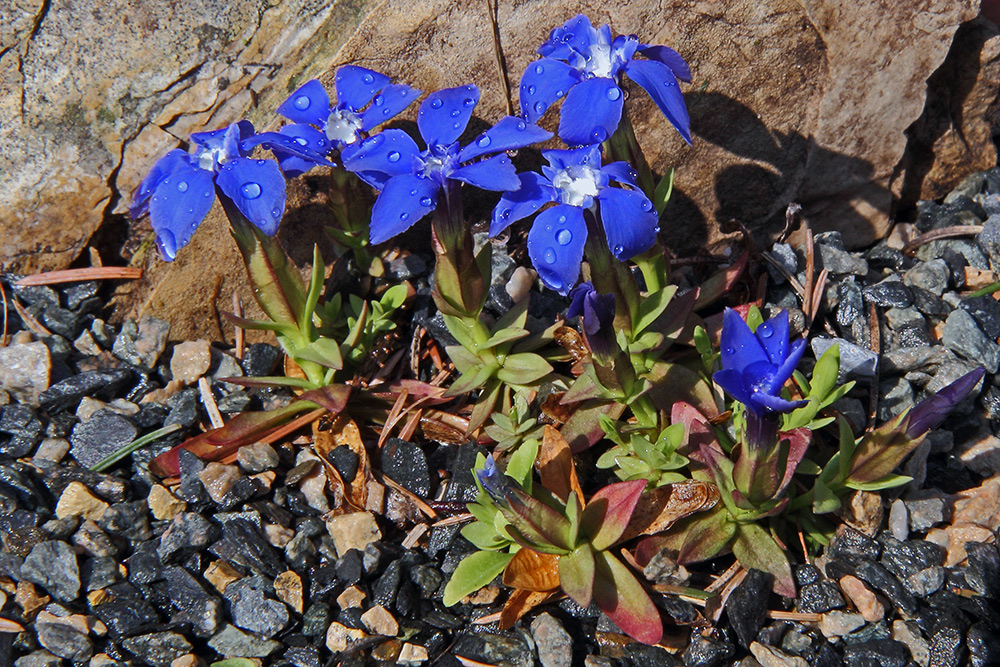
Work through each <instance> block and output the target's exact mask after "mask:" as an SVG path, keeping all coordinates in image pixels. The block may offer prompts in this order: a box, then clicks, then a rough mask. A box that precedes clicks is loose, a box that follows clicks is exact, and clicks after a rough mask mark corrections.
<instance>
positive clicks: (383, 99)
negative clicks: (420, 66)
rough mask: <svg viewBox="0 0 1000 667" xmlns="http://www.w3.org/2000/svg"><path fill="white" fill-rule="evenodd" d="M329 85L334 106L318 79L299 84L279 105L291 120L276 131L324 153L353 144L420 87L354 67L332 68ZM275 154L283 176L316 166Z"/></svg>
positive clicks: (388, 117) (399, 108)
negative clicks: (333, 75)
mask: <svg viewBox="0 0 1000 667" xmlns="http://www.w3.org/2000/svg"><path fill="white" fill-rule="evenodd" d="M334 89H335V90H336V92H337V104H336V105H334V106H331V104H330V97H329V96H328V95H327V94H326V90H325V89H324V88H323V85H322V84H320V82H319V81H317V80H316V79H313V80H311V81H307V82H306V83H304V84H302V85H301V86H300V87H299V89H298V90H296V91H295V92H294V93H292V94H291V95H289V96H288V99H287V100H285V101H284V102H283V103H282V104H281V106H279V107H278V113H279V114H280V115H282V116H284V117H285V118H287V119H288V120H290V121H292V122H293V123H294V124H292V125H286V126H285V127H283V128H281V129H280V130H279V132H281V133H282V134H286V135H288V136H291V137H293V138H294V139H295V140H296V141H297V142H298V143H299V145H301V146H305V147H308V148H309V149H311V150H312V151H314V152H316V153H319V154H320V155H325V154H326V153H328V152H329V151H330V150H332V149H335V148H336V149H341V150H343V149H345V148H348V147H352V146H355V145H356V144H358V143H359V142H360V141H361V139H363V138H364V136H365V133H367V132H368V131H369V130H371V129H372V128H374V127H376V126H378V125H380V124H382V123H385V122H388V121H389V120H391V119H392V118H394V117H395V116H396V115H398V114H399V113H400V112H401V111H403V110H404V109H405V108H406V107H408V106H409V105H410V103H412V102H413V100H415V99H417V97H419V96H420V91H419V90H416V89H414V88H411V87H409V86H407V85H403V84H393V85H390V84H389V77H387V76H386V75H384V74H379V73H378V72H375V71H372V70H370V69H365V68H364V67H358V66H357V65H345V66H344V67H341V68H340V69H338V70H337V75H336V78H335V81H334ZM317 128H319V129H317ZM275 155H277V156H278V160H279V162H280V164H281V169H282V171H284V172H285V174H286V175H288V176H297V175H299V174H301V173H304V172H306V171H308V170H309V169H310V168H312V167H313V166H315V165H314V164H310V163H309V162H308V160H303V159H302V158H301V157H299V156H295V155H288V154H285V153H283V152H281V151H278V152H276V153H275Z"/></svg>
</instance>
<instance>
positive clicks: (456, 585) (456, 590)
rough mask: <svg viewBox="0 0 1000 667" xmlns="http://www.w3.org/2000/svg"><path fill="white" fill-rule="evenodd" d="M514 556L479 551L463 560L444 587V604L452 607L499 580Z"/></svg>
mask: <svg viewBox="0 0 1000 667" xmlns="http://www.w3.org/2000/svg"><path fill="white" fill-rule="evenodd" d="M513 557H514V554H510V553H503V552H498V551H477V552H476V553H474V554H469V555H468V556H466V557H465V558H463V559H462V562H460V563H459V564H458V567H456V568H455V571H454V572H452V573H451V579H449V580H448V583H447V584H446V585H445V587H444V595H443V597H442V600H441V601H442V602H443V603H444V606H446V607H450V606H452V605H454V604H455V603H457V602H459V601H460V600H461V599H462V598H464V597H465V596H466V595H469V594H470V593H474V592H475V591H478V590H479V589H480V588H482V587H483V586H485V585H487V584H488V583H490V582H491V581H493V580H494V579H496V578H497V576H498V575H499V574H500V573H501V572H503V569H504V568H505V567H507V563H509V562H510V559H511V558H513Z"/></svg>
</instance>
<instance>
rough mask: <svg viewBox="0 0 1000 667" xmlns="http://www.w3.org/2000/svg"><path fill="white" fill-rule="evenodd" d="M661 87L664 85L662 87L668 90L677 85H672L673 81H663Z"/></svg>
mask: <svg viewBox="0 0 1000 667" xmlns="http://www.w3.org/2000/svg"><path fill="white" fill-rule="evenodd" d="M663 85H664V87H666V88H670V87H672V86H676V85H677V84H676V83H674V82H673V81H664V82H663Z"/></svg>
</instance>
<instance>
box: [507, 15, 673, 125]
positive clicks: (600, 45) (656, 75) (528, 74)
mask: <svg viewBox="0 0 1000 667" xmlns="http://www.w3.org/2000/svg"><path fill="white" fill-rule="evenodd" d="M538 53H539V54H541V55H542V56H543V57H542V58H541V59H539V60H536V61H535V62H533V63H531V64H530V65H528V67H527V69H525V71H524V75H523V76H522V77H521V87H520V98H521V114H522V115H523V116H524V118H525V119H527V120H529V121H531V122H533V123H534V122H537V121H538V119H539V118H541V117H542V115H543V114H544V113H545V112H546V111H547V110H548V109H549V107H551V106H552V105H553V104H554V103H555V102H556V101H557V100H559V99H560V98H562V97H564V96H565V98H566V100H565V101H564V102H563V107H562V114H561V116H560V119H559V136H560V137H561V138H562V140H563V141H565V142H566V143H568V144H570V145H583V144H593V143H600V142H602V141H604V140H605V139H607V138H608V137H610V136H611V135H612V134H613V133H614V131H615V130H616V129H618V122H619V121H620V120H621V115H622V108H623V106H624V103H625V92H624V91H623V90H622V88H621V86H620V84H621V77H622V75H623V74H625V75H627V76H628V77H629V78H630V79H631V80H632V81H634V82H635V83H636V84H638V85H639V86H641V87H642V88H643V89H644V90H645V91H646V92H647V93H649V96H650V97H651V98H653V101H654V102H655V103H656V106H658V107H659V109H660V111H662V112H663V115H664V116H666V117H667V120H669V121H670V123H671V124H672V125H673V126H674V127H675V128H677V131H678V132H680V134H681V136H682V137H684V140H685V141H686V142H688V143H691V129H690V126H691V121H690V118H689V117H688V112H687V106H686V105H685V104H684V97H683V96H682V95H681V91H680V87H679V85H678V83H677V80H678V79H680V80H681V81H685V82H689V81H690V80H691V70H690V68H689V67H688V65H687V63H685V62H684V59H683V58H682V57H681V56H680V54H679V53H677V51H675V50H673V49H671V48H668V47H666V46H655V45H648V44H642V43H640V42H639V39H638V38H637V37H636V36H635V35H618V36H616V37H614V38H612V36H611V28H610V27H609V26H607V25H603V26H601V27H600V28H594V27H593V26H592V25H591V24H590V20H589V19H588V18H587V17H586V16H583V15H579V16H576V17H574V18H572V19H570V20H569V21H567V22H566V23H565V24H564V25H562V26H561V27H559V28H555V29H554V30H553V31H552V33H551V34H550V35H549V39H548V41H546V42H545V43H544V44H542V46H541V47H539V49H538ZM637 53H638V54H641V55H643V56H645V58H635V55H636V54H637Z"/></svg>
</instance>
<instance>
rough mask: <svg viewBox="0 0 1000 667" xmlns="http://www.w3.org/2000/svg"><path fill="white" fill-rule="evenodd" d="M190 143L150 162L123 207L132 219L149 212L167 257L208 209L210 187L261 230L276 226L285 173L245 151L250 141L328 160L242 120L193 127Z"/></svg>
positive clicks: (188, 236)
mask: <svg viewBox="0 0 1000 667" xmlns="http://www.w3.org/2000/svg"><path fill="white" fill-rule="evenodd" d="M191 144H192V147H193V149H194V150H193V152H192V153H190V154H189V153H186V152H184V151H183V150H181V149H179V148H175V149H174V150H172V151H170V152H169V153H167V154H166V155H165V156H163V157H162V158H160V160H158V161H157V162H156V164H154V165H153V168H152V169H150V171H149V174H147V175H146V178H145V179H144V180H143V181H142V183H141V184H140V185H139V189H138V190H137V191H136V194H135V196H134V197H133V199H132V205H131V207H130V208H129V213H130V215H131V216H132V218H133V219H136V218H139V217H141V216H142V215H144V214H145V213H147V212H148V213H149V217H150V222H151V223H152V226H153V231H154V232H155V233H156V244H157V246H158V247H159V249H160V253H161V254H162V255H163V258H164V259H166V260H167V261H171V260H173V259H174V257H175V256H176V254H177V250H178V249H180V248H182V247H184V246H185V245H187V243H188V241H190V240H191V236H192V235H193V234H194V232H195V230H196V229H198V225H200V224H201V221H202V220H204V219H205V216H206V215H208V211H209V209H211V208H212V203H213V202H214V201H215V189H216V188H218V189H219V190H220V191H221V192H222V194H224V195H225V196H226V197H228V198H229V199H231V200H232V201H233V203H234V204H236V207H237V208H238V209H239V210H240V213H242V214H243V215H244V216H245V217H246V218H247V220H249V221H250V222H251V223H253V224H254V225H255V226H256V227H257V228H258V229H260V230H261V231H262V232H264V233H265V234H267V235H268V236H273V235H274V234H275V233H276V232H277V231H278V223H279V222H280V221H281V216H282V215H283V214H284V212H285V179H284V178H283V177H282V175H281V170H280V169H279V168H278V165H277V164H276V163H274V162H272V161H270V160H259V159H252V158H251V157H250V154H251V153H252V152H253V149H254V147H256V146H258V145H262V144H265V145H267V146H268V147H271V148H272V149H274V148H277V147H281V148H282V149H284V150H285V151H286V152H287V153H289V154H292V155H297V156H300V158H302V159H308V160H312V161H313V162H315V163H317V164H322V163H326V164H329V163H328V162H326V160H325V159H324V158H323V157H322V156H320V155H316V154H313V153H312V152H311V151H309V149H308V148H304V147H303V146H301V144H299V143H297V142H295V141H294V140H293V139H292V138H290V137H285V136H282V135H279V134H276V133H273V132H268V133H264V134H254V129H253V125H251V124H250V122H249V121H246V120H241V121H240V122H238V123H233V124H232V125H230V126H229V127H226V128H223V129H220V130H214V131H212V132H196V133H195V134H192V135H191Z"/></svg>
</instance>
